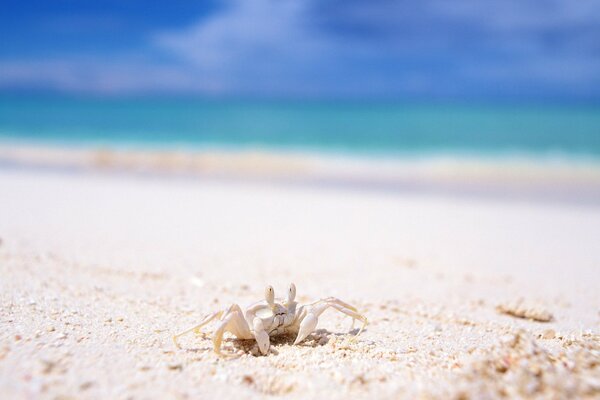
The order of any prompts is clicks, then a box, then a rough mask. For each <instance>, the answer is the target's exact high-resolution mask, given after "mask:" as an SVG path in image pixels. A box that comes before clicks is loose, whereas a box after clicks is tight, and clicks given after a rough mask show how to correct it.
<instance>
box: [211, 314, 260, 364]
mask: <svg viewBox="0 0 600 400" xmlns="http://www.w3.org/2000/svg"><path fill="white" fill-rule="evenodd" d="M225 332H230V333H232V334H234V335H235V336H236V337H237V338H238V339H253V338H254V335H253V334H252V331H251V330H250V328H249V327H248V323H247V322H246V319H245V318H244V313H243V312H242V309H241V308H240V306H238V305H237V304H232V305H231V307H229V309H228V310H227V312H226V313H225V315H223V317H222V318H221V321H220V323H219V325H218V326H217V329H215V331H214V332H213V347H214V350H215V353H217V354H219V355H224V354H223V353H222V352H221V342H222V341H223V334H224V333H225Z"/></svg>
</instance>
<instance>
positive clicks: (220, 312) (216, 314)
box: [173, 310, 223, 349]
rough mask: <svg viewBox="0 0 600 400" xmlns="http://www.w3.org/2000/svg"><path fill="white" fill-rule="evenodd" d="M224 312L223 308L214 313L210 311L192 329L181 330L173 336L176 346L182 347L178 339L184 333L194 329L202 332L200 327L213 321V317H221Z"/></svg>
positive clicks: (195, 331) (196, 331)
mask: <svg viewBox="0 0 600 400" xmlns="http://www.w3.org/2000/svg"><path fill="white" fill-rule="evenodd" d="M222 314H223V311H222V310H221V311H215V312H213V313H210V314H208V315H207V316H206V317H204V319H203V320H202V322H200V323H199V324H198V325H196V326H194V327H192V328H190V329H186V330H185V331H183V332H181V333H178V334H177V335H174V336H173V343H175V346H176V347H177V348H178V349H179V348H181V347H180V346H179V343H177V339H179V338H180V337H181V336H183V335H187V334H188V333H190V332H192V331H193V332H194V333H199V332H200V329H201V328H202V327H203V326H204V325H206V324H208V323H209V322H210V321H212V320H213V319H215V318H219V317H221V315H222Z"/></svg>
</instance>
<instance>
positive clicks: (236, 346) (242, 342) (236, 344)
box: [187, 328, 359, 358]
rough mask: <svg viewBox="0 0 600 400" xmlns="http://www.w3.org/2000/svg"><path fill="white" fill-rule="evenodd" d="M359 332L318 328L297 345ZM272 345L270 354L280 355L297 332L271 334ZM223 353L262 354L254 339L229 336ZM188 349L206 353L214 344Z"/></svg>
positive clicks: (322, 343) (322, 342)
mask: <svg viewBox="0 0 600 400" xmlns="http://www.w3.org/2000/svg"><path fill="white" fill-rule="evenodd" d="M358 332H359V329H358V328H355V329H352V330H350V331H349V332H331V331H328V330H327V329H317V330H315V331H314V332H312V333H311V334H310V335H308V336H307V337H306V339H304V340H303V341H302V342H301V343H299V344H297V345H296V346H299V347H312V348H316V347H321V346H325V345H326V344H327V343H329V341H330V340H331V339H332V338H334V337H345V336H355V335H356V334H357V333H358ZM200 337H201V338H202V339H203V340H210V336H209V335H208V334H201V335H200ZM270 340H271V343H270V344H271V346H270V347H269V353H268V354H267V355H269V354H273V355H279V350H278V349H279V348H281V347H283V346H292V345H294V341H295V340H296V334H295V333H289V334H285V335H278V336H271V338H270ZM221 350H222V351H223V353H225V354H228V355H229V356H230V357H234V358H235V357H240V356H243V355H246V354H247V355H253V356H260V355H261V354H260V353H259V352H258V345H257V344H256V341H255V340H254V339H237V338H233V337H228V338H224V339H223V348H222V349H221ZM187 351H189V352H193V353H205V352H210V351H213V347H212V345H206V346H202V347H195V348H188V349H187Z"/></svg>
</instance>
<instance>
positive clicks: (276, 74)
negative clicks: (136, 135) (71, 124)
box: [0, 0, 600, 102]
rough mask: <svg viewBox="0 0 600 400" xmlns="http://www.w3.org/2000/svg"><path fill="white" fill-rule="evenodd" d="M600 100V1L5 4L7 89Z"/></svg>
mask: <svg viewBox="0 0 600 400" xmlns="http://www.w3.org/2000/svg"><path fill="white" fill-rule="evenodd" d="M32 91H33V92H35V91H51V92H67V93H90V94H96V95H98V94H99V95H117V96H118V95H129V94H156V93H158V94H185V95H189V94H194V95H202V96H250V97H253V96H254V97H290V98H359V99H362V98H375V99H377V98H384V99H388V98H394V99H406V98H408V99H509V100H522V99H527V100H529V99H535V100H546V99H550V100H556V99H558V100H566V101H571V100H572V101H578V102H580V101H584V102H585V101H591V102H597V101H600V0H575V1H574V0H547V1H532V0H454V1H448V0H421V1H391V0H368V1H361V0H220V1H219V0H210V1H183V0H171V1H169V2H158V1H151V0H109V1H100V0H52V1H47V0H33V1H27V0H21V1H19V0H3V1H2V3H1V5H0V93H1V92H11V93H12V92H32Z"/></svg>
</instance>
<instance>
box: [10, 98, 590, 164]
mask: <svg viewBox="0 0 600 400" xmlns="http://www.w3.org/2000/svg"><path fill="white" fill-rule="evenodd" d="M2 142H5V143H20V144H21V143H34V144H48V145H60V146H65V145H67V146H112V147H116V148H130V147H134V148H152V149H154V148H159V149H163V148H168V149H183V150H186V149H190V150H195V149H211V148H216V149H233V150H239V149H264V150H275V151H277V150H282V151H285V150H290V151H307V152H316V153H334V154H345V155H358V156H362V157H391V158H403V157H404V158H406V157H409V158H410V157H422V156H430V155H444V156H455V157H461V156H465V157H468V156H474V157H483V158H493V157H515V156H516V157H525V158H532V159H547V158H549V159H554V158H560V159H576V160H587V161H590V162H594V163H597V162H598V161H599V160H600V105H586V104H584V105H563V104H506V103H501V104H492V103H489V104H488V103H477V104H473V103H468V104H467V103H436V102H423V103H419V102H402V101H397V102H395V101H381V102H377V101H299V100H293V101H292V100H245V99H242V100H241V99H197V98H166V97H158V98H155V97H135V98H131V97H127V98H124V97H116V98H115V97H81V96H56V95H4V96H0V143H2Z"/></svg>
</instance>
